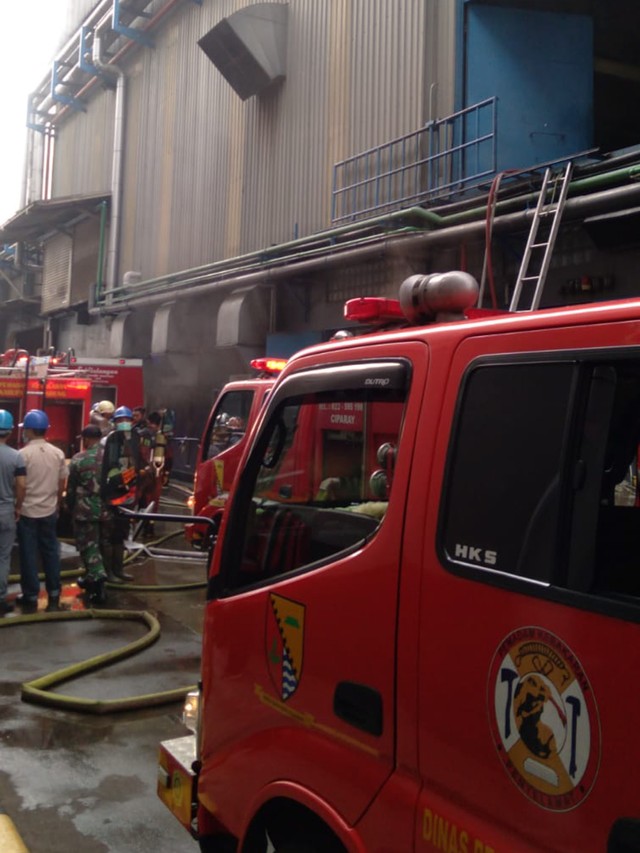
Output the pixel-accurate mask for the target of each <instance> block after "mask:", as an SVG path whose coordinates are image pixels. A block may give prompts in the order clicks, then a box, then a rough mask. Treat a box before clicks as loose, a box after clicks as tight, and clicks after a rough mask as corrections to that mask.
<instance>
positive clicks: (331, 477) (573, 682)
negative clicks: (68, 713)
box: [158, 272, 640, 853]
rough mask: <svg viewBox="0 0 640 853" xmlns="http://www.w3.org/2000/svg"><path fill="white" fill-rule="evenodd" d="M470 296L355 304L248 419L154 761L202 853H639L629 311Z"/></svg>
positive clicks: (466, 287)
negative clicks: (195, 647)
mask: <svg viewBox="0 0 640 853" xmlns="http://www.w3.org/2000/svg"><path fill="white" fill-rule="evenodd" d="M476 294H477V285H476V283H475V281H474V280H473V279H472V278H471V276H469V275H467V274H466V273H455V272H454V273H444V274H434V275H427V276H419V275H418V276H412V277H411V278H409V279H407V280H406V281H405V282H403V284H402V287H401V290H400V304H399V306H397V305H395V306H394V305H393V304H391V303H389V301H388V300H385V301H383V302H382V303H380V302H377V301H376V300H366V299H363V300H352V301H351V302H350V303H348V312H349V313H348V316H349V317H356V316H359V317H361V318H362V319H365V320H367V322H369V323H370V324H371V325H375V324H376V314H378V315H379V318H378V325H379V326H380V328H379V329H378V330H377V331H374V332H373V333H369V334H365V335H362V336H358V337H351V338H347V339H344V340H341V341H336V342H330V343H327V344H321V345H318V346H315V347H313V348H310V349H306V350H303V351H302V352H300V353H298V354H297V355H296V356H294V357H293V358H292V359H291V360H290V361H289V362H288V363H287V365H286V367H285V369H284V370H283V371H282V373H281V375H280V376H279V378H278V380H277V382H276V383H275V385H274V386H273V388H272V389H271V391H270V393H269V396H268V398H267V400H266V402H265V403H264V405H263V406H262V409H261V412H260V415H259V418H258V422H257V424H256V426H255V428H254V430H253V431H252V433H251V436H250V437H249V440H248V441H247V447H246V449H245V452H244V454H243V456H242V460H241V464H240V469H239V472H238V475H237V477H236V480H235V482H234V485H233V488H232V491H231V495H230V497H229V501H228V503H227V508H226V511H225V513H224V516H223V519H222V524H221V528H220V534H219V538H218V542H217V545H216V548H215V549H214V551H213V556H212V560H211V565H210V570H209V577H208V591H207V603H206V613H205V625H204V636H203V644H202V681H201V688H200V691H199V693H198V694H197V695H195V696H190V697H189V702H190V707H191V711H190V712H189V714H188V715H187V717H186V719H187V720H188V721H189V723H190V724H193V728H194V729H195V732H196V734H195V735H194V736H193V737H191V736H189V737H186V738H180V739H177V740H174V741H168V742H165V743H163V744H162V745H161V749H160V758H159V762H160V766H159V774H160V775H159V781H158V791H159V795H160V796H161V798H162V799H163V801H164V802H165V803H166V804H167V806H168V807H169V808H170V809H171V810H172V811H173V812H174V814H175V815H176V817H177V818H178V819H179V820H180V821H181V822H182V823H183V824H184V825H185V827H187V828H190V829H191V830H192V831H193V832H194V834H196V835H197V837H198V838H199V841H200V845H201V848H202V850H203V851H208V850H237V851H245V853H246V851H251V853H253V851H281V853H285V851H286V852H287V853H292V851H305V853H309V851H315V852H316V853H327V851H330V853H331V852H332V851H367V853H383V851H385V853H390V851H394V853H399V851H422V850H424V851H432V850H437V851H443V853H444V851H446V853H492V851H493V853H498V851H500V852H501V853H514V851H523V853H524V851H526V852H527V853H533V851H542V850H544V851H557V853H566V851H580V853H590V851H611V853H623V851H625V852H626V851H629V850H637V849H640V804H639V800H638V791H640V734H639V733H638V727H637V726H636V725H635V720H634V717H633V714H634V709H635V708H636V707H637V705H638V702H639V701H640V693H639V688H638V686H637V685H638V680H637V679H636V678H635V673H636V669H637V665H638V660H637V654H638V649H640V571H639V569H638V551H639V544H640V507H639V506H637V501H636V500H635V499H634V496H633V493H632V492H631V496H630V494H629V488H628V484H629V480H630V475H629V472H630V471H631V472H632V473H634V474H635V459H636V452H637V447H638V440H639V437H640V299H629V300H621V301H617V302H607V303H602V304H589V305H583V306H579V307H575V306H574V307H570V308H553V309H545V310H530V311H518V312H504V313H502V314H500V313H496V312H493V313H492V314H489V315H486V316H485V315H483V313H482V312H478V311H477V310H472V309H470V306H472V305H474V304H475V300H476ZM400 309H402V310H400ZM400 316H402V317H404V318H406V319H402V320H401V319H400ZM394 317H396V318H398V319H397V321H396V322H392V320H393V318H394ZM225 845H226V846H225Z"/></svg>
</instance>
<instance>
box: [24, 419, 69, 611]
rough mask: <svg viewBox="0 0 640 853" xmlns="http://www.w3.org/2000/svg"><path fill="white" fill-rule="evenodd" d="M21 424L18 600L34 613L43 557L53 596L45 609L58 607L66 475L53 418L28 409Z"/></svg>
mask: <svg viewBox="0 0 640 853" xmlns="http://www.w3.org/2000/svg"><path fill="white" fill-rule="evenodd" d="M20 426H21V427H22V428H23V429H24V438H25V440H26V441H27V442H28V443H27V445H26V446H25V447H23V448H22V450H21V451H20V452H21V454H22V457H23V458H24V462H25V467H26V471H27V489H26V494H25V496H24V501H23V502H22V513H21V515H20V520H19V521H18V545H19V547H20V584H21V586H22V596H20V604H21V606H22V612H23V613H35V612H36V611H37V609H38V594H39V592H40V581H39V579H38V555H40V558H41V560H42V569H43V571H44V576H45V585H46V588H47V593H48V596H49V600H48V603H47V607H46V609H47V611H52V610H60V547H59V544H58V537H57V535H56V527H57V523H58V510H59V508H60V503H61V501H62V496H63V494H64V487H65V483H66V479H67V467H66V463H65V458H64V453H63V452H62V451H61V450H60V449H59V448H58V447H56V446H55V445H53V444H51V443H50V442H48V441H47V440H46V438H45V433H46V431H47V429H48V428H49V418H48V417H47V415H46V413H45V412H43V411H42V409H31V410H30V411H28V412H27V414H26V415H25V417H24V421H23V423H21V424H20Z"/></svg>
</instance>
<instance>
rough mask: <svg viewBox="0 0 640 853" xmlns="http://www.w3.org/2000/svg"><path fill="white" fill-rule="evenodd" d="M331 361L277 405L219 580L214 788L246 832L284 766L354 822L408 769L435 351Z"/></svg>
mask: <svg viewBox="0 0 640 853" xmlns="http://www.w3.org/2000/svg"><path fill="white" fill-rule="evenodd" d="M327 360H330V356H328V357H327V356H325V360H323V363H322V366H320V367H318V366H315V365H314V364H313V362H312V363H311V364H310V365H308V366H309V367H310V368H311V369H308V370H305V371H302V372H300V373H297V374H293V375H291V376H290V377H289V379H288V380H286V381H284V382H283V383H282V384H281V385H280V386H279V388H278V390H276V391H275V392H272V393H273V394H274V396H273V398H272V399H270V401H269V403H268V406H269V408H268V414H267V417H266V420H265V424H264V427H263V429H262V430H261V432H260V434H259V435H258V436H256V437H255V438H254V444H253V447H252V450H251V453H250V456H249V458H248V460H247V462H246V464H245V466H244V468H243V472H242V474H241V477H240V479H239V480H238V481H237V483H236V489H235V491H234V497H233V505H232V508H231V511H230V514H229V517H228V526H227V532H226V536H225V538H224V541H223V546H222V548H221V553H220V554H219V555H218V556H217V561H218V562H217V564H214V567H213V571H212V577H211V579H210V595H213V596H216V598H215V600H213V601H211V602H210V604H209V607H208V613H207V620H208V623H209V622H210V623H211V625H213V624H215V630H214V631H213V632H212V636H213V645H212V646H211V647H209V648H208V649H207V653H206V654H205V659H204V662H203V678H204V682H205V687H204V689H205V695H206V696H207V704H206V707H207V712H206V713H207V719H206V725H205V735H204V737H205V742H204V746H203V752H204V766H203V773H202V784H201V788H200V791H201V797H202V798H203V800H204V801H205V803H206V802H207V801H208V800H209V798H211V800H212V801H215V802H216V803H222V801H224V810H225V813H226V814H228V813H229V812H230V813H232V814H233V813H234V812H236V814H237V819H238V821H241V820H242V818H241V816H240V813H239V812H238V809H239V798H238V797H234V794H233V792H234V791H238V790H242V791H243V792H244V793H243V798H245V799H246V798H247V797H249V798H253V797H254V796H255V797H259V796H260V792H261V791H262V789H266V788H268V787H269V785H270V784H272V783H273V780H274V769H273V768H274V766H277V767H278V770H277V776H278V777H280V778H281V779H288V780H293V781H295V780H296V779H300V780H304V782H303V783H302V784H304V786H306V787H308V788H310V789H312V790H313V791H314V792H315V795H316V796H317V797H320V798H322V799H323V800H325V801H326V803H328V804H333V805H335V807H336V809H339V810H340V812H341V813H342V815H343V817H344V818H345V819H346V820H347V821H349V822H355V821H357V819H358V818H359V816H360V815H361V814H362V812H363V811H364V810H365V809H366V808H367V807H368V805H369V804H370V803H371V801H372V800H373V799H374V797H375V796H376V794H377V793H378V791H379V790H380V788H381V786H382V785H383V784H384V782H385V781H386V780H387V779H388V777H389V776H390V774H392V772H393V768H394V762H395V745H396V706H395V701H396V700H395V681H396V671H395V662H396V635H397V607H398V587H399V583H400V575H401V572H400V564H401V541H402V529H403V525H404V519H405V514H406V510H407V507H406V493H407V482H408V479H409V472H410V470H411V464H412V455H413V451H414V438H415V425H416V420H417V412H418V409H419V407H420V402H421V397H422V391H423V388H424V383H425V378H426V370H427V350H426V347H424V346H423V345H422V344H417V343H405V344H404V345H403V346H398V345H394V347H393V348H389V351H387V349H386V348H382V347H380V346H378V347H376V349H375V350H372V351H369V350H368V348H367V347H366V346H363V347H362V350H358V353H357V355H355V356H354V357H353V360H351V361H350V362H349V363H348V364H344V365H342V364H338V365H336V364H330V363H329V364H328V363H327ZM374 424H377V425H378V426H377V427H376V429H379V430H380V433H379V434H380V436H381V439H380V440H381V441H382V439H384V442H383V443H384V444H385V445H388V444H393V445H395V448H396V449H397V455H395V458H394V460H393V464H392V463H391V462H390V461H389V458H388V457H389V456H390V454H389V451H388V448H385V453H384V454H382V457H383V461H382V463H381V462H380V461H379V459H380V455H379V454H378V453H377V450H378V448H376V447H373V446H372V444H373V443H375V440H377V439H375V434H374V432H373V425H374ZM391 455H393V454H391ZM383 476H384V477H386V478H387V482H386V487H385V489H380V488H379V486H380V481H381V480H382V478H383ZM216 570H218V571H216ZM207 630H209V629H208V628H207ZM239 708H242V709H243V710H242V713H240V714H239V713H238V709H239ZM213 752H215V754H216V760H215V768H212V767H210V766H209V765H208V764H207V758H206V756H207V754H208V753H213ZM247 759H249V760H247ZM274 761H276V764H274ZM347 767H348V772H345V769H346V768H347ZM234 799H235V802H234ZM338 804H339V805H338ZM407 807H408V808H409V804H407ZM406 825H407V826H408V827H409V828H410V827H411V817H410V816H409V817H408V818H407V822H406ZM409 837H410V836H409Z"/></svg>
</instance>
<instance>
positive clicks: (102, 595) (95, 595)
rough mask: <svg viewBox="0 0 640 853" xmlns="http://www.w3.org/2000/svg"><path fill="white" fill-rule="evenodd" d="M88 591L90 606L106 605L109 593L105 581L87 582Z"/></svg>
mask: <svg viewBox="0 0 640 853" xmlns="http://www.w3.org/2000/svg"><path fill="white" fill-rule="evenodd" d="M86 590H87V594H88V597H89V604H106V601H107V593H106V590H105V588H104V579H102V578H101V579H100V580H99V581H93V580H92V581H87V585H86Z"/></svg>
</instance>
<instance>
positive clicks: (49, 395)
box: [0, 349, 144, 457]
mask: <svg viewBox="0 0 640 853" xmlns="http://www.w3.org/2000/svg"><path fill="white" fill-rule="evenodd" d="M105 399H106V400H112V401H113V402H114V404H116V405H129V406H134V405H139V404H140V403H142V401H143V399H144V392H143V381H142V359H106V358H98V359H89V358H76V357H75V356H73V355H71V354H69V353H58V354H50V355H46V356H31V355H30V354H29V353H28V352H27V351H26V350H15V349H11V350H7V351H6V352H4V353H2V354H1V355H0V408H4V409H7V410H8V411H10V412H11V414H12V415H13V418H14V421H15V423H16V424H17V423H20V422H21V421H22V419H23V417H24V415H25V413H26V412H27V411H28V410H29V409H44V411H46V413H47V415H48V417H49V423H50V427H49V429H48V431H47V438H48V440H49V441H51V442H52V443H53V444H56V445H57V446H58V447H60V448H61V450H63V451H64V453H65V455H66V456H67V457H69V456H72V455H73V454H74V453H75V452H76V451H77V450H79V449H80V448H79V442H78V436H79V435H80V431H81V430H82V427H83V426H84V425H85V424H86V423H87V422H88V420H89V413H90V411H91V406H92V404H93V403H96V402H98V401H99V400H105ZM134 401H135V402H134ZM12 440H13V441H14V442H15V441H17V440H18V436H17V434H16V435H14V437H13V439H12Z"/></svg>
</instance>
